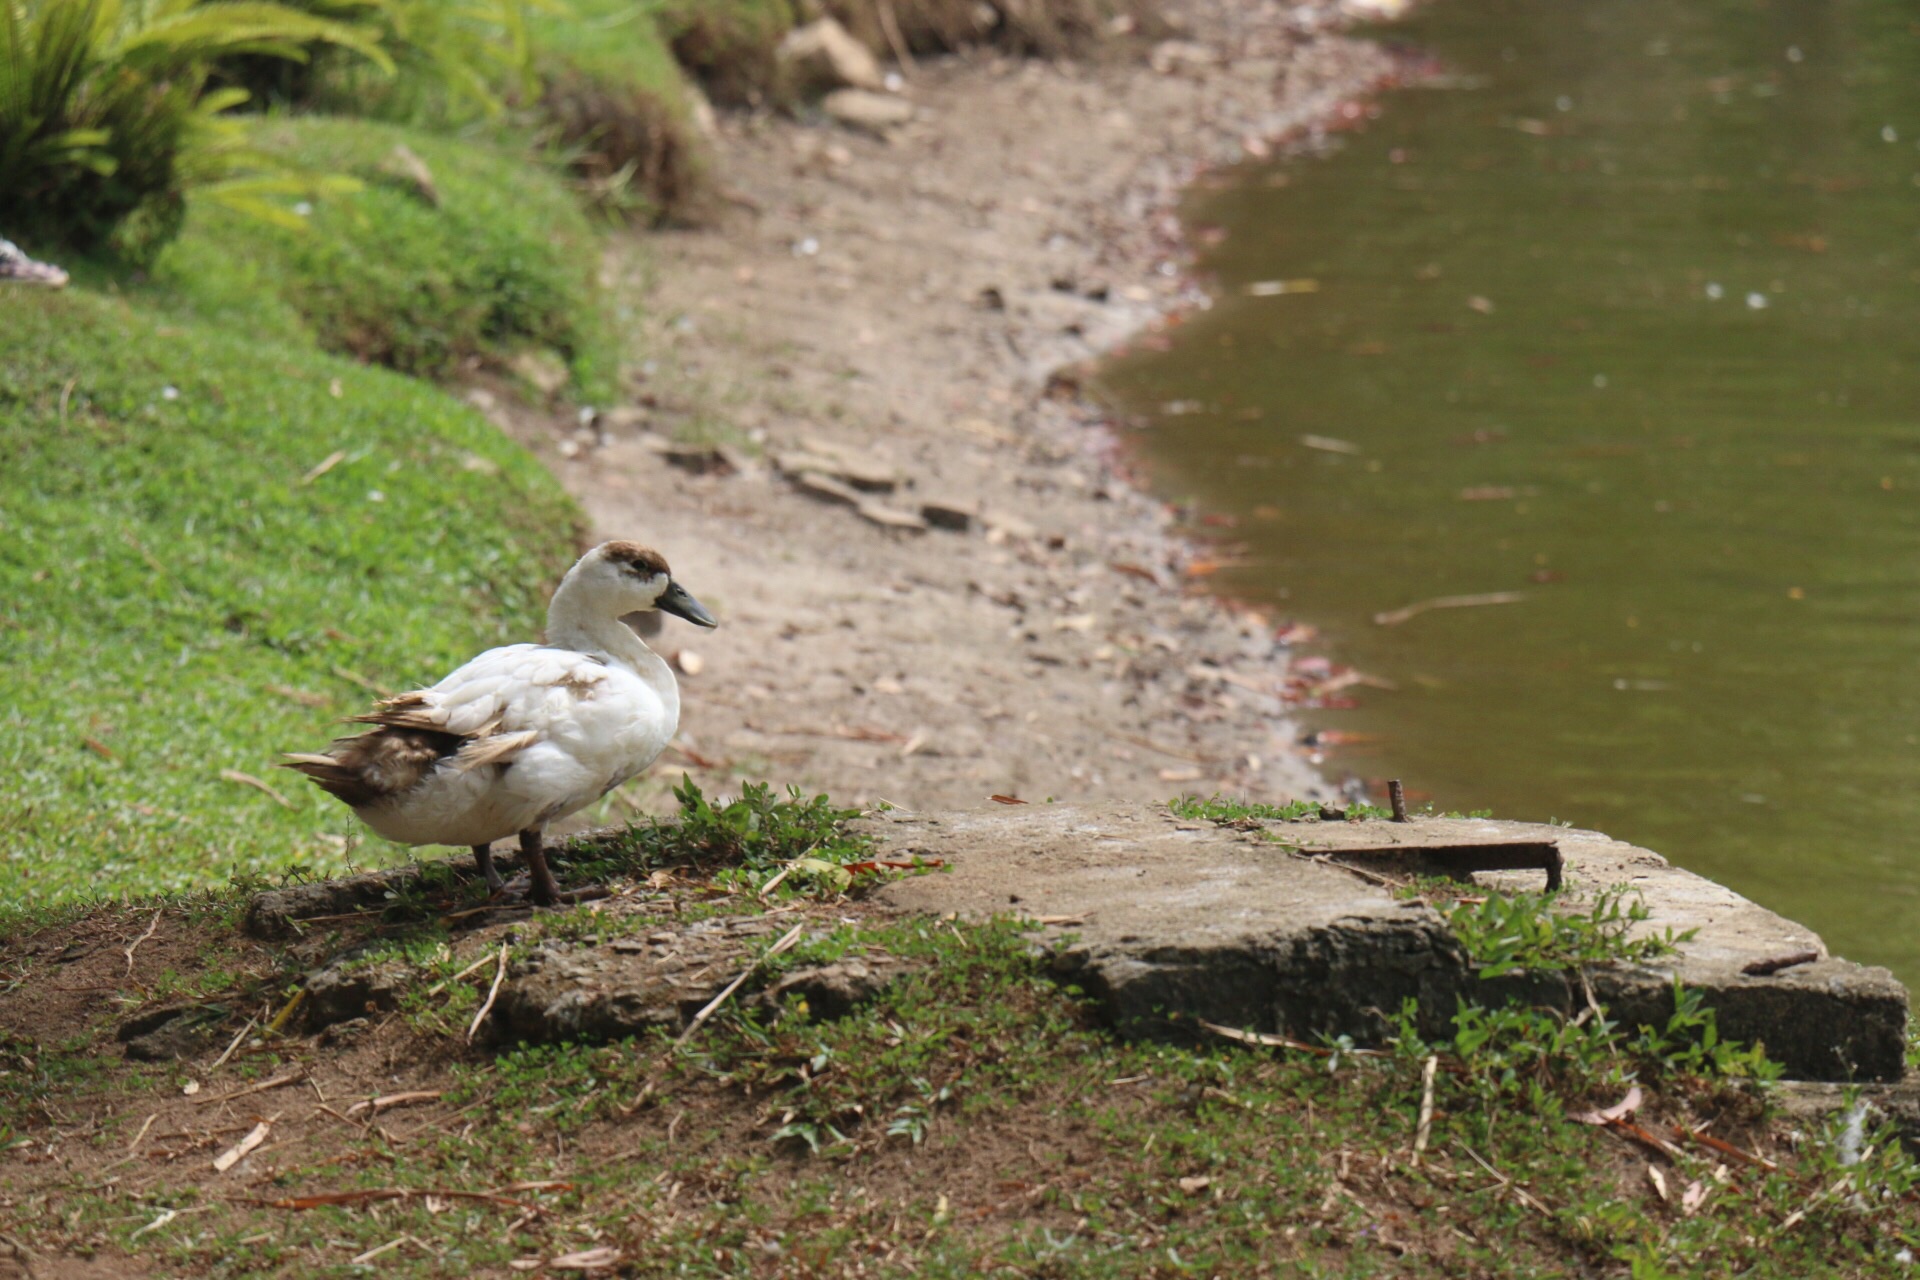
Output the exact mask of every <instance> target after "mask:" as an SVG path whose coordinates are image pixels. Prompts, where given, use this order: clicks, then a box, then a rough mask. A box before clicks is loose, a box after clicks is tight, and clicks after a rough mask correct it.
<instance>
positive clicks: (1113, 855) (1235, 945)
mask: <svg viewBox="0 0 1920 1280" xmlns="http://www.w3.org/2000/svg"><path fill="white" fill-rule="evenodd" d="M867 829H868V830H869V831H870V832H871V833H872V834H873V835H874V836H875V837H876V838H877V839H878V840H879V841H880V842H881V843H882V844H883V846H884V848H885V851H884V853H883V854H882V855H881V856H884V857H890V858H900V857H905V856H908V855H912V854H919V855H921V856H923V857H928V858H939V859H942V860H943V861H945V862H946V863H947V864H948V865H949V867H950V870H949V871H947V872H946V873H943V874H939V875H930V876H922V877H917V878H914V879H911V880H905V881H901V882H898V883H895V884H892V885H888V886H886V887H885V888H883V889H881V890H880V891H879V892H878V894H877V895H876V899H877V901H878V902H879V903H881V904H883V905H885V906H887V907H890V908H893V909H897V910H902V911H916V912H935V913H945V912H956V913H958V914H960V915H963V916H968V917H986V916H992V915H996V914H1019V915H1024V916H1029V917H1033V918H1036V919H1043V920H1052V921H1054V923H1052V924H1050V925H1047V926H1046V928H1047V930H1048V931H1049V932H1050V933H1051V934H1053V935H1055V936H1056V937H1058V938H1060V939H1062V940H1064V941H1065V942H1066V946H1065V947H1064V949H1063V950H1062V952H1061V953H1060V956H1059V960H1058V962H1057V963H1058V966H1059V969H1060V971H1061V972H1062V974H1063V975H1065V976H1068V977H1070V978H1071V979H1072V980H1074V981H1075V982H1077V983H1078V984H1079V985H1080V986H1082V987H1083V988H1085V989H1086V990H1087V991H1088V992H1089V993H1090V994H1091V995H1093V996H1094V997H1095V998H1097V999H1098V1000H1099V1001H1101V1002H1102V1004H1104V1005H1105V1007H1106V1009H1107V1011H1108V1012H1109V1014H1110V1015H1111V1017H1112V1018H1113V1020H1114V1022H1115V1024H1116V1026H1118V1027H1119V1028H1120V1029H1121V1030H1123V1031H1125V1032H1126V1033H1128V1034H1136V1035H1181V1034H1189V1033H1190V1029H1191V1028H1192V1024H1193V1020H1194V1019H1200V1018H1204V1019H1206V1020H1208V1021H1212V1022H1219V1023H1224V1024H1227V1025H1230V1026H1235V1027H1243V1028H1248V1029H1252V1030H1257V1031H1268V1032H1277V1033H1281V1034H1286V1035H1292V1036H1300V1037H1311V1036H1315V1035H1319V1034H1331V1035H1342V1034H1344V1035H1350V1036H1352V1037H1354V1038H1355V1039H1356V1040H1357V1041H1360V1042H1362V1043H1365V1042H1368V1041H1376V1040H1378V1039H1379V1038H1380V1037H1381V1036H1382V1035H1383V1034H1384V1033H1385V1031H1386V1029H1387V1026H1388V1015H1389V1014H1391V1013H1393V1012H1394V1011H1396V1010H1398V1009H1399V1007H1400V1005H1401V1003H1402V1001H1403V1000H1405V999H1407V998H1409V997H1411V998H1414V999H1416V1000H1418V1001H1419V1003H1420V1008H1421V1010H1422V1011H1423V1017H1424V1019H1425V1021H1426V1025H1425V1027H1424V1028H1423V1031H1424V1032H1426V1033H1431V1034H1438V1033H1441V1032H1443V1031H1444V1030H1445V1029H1446V1025H1447V1022H1448V1019H1449V1018H1450V1017H1451V1015H1452V1012H1453V1010H1454V1008H1455V1005H1456V999H1457V997H1459V996H1460V995H1462V994H1465V993H1468V992H1470V991H1472V992H1475V993H1476V994H1477V995H1478V996H1479V997H1480V998H1481V999H1483V1000H1484V999H1485V998H1486V995H1487V988H1486V986H1485V985H1484V984H1483V983H1482V982H1481V980H1480V979H1479V978H1477V977H1476V976H1475V975H1474V974H1473V973H1472V972H1471V971H1470V970H1469V969H1468V967H1467V962H1466V958H1465V956H1464V955H1463V954H1462V953H1461V951H1460V948H1459V946H1458V944H1457V943H1456V942H1455V941H1454V939H1453V936H1452V933H1451V931H1450V930H1449V929H1448V927H1447V924H1446V921H1445V920H1444V919H1443V918H1442V917H1441V916H1440V915H1439V913H1438V912H1436V911H1434V910H1433V909H1432V908H1431V907H1428V906H1426V905H1425V904H1423V903H1418V902H1412V903H1409V902H1405V901H1402V900H1399V899H1397V898H1395V897H1394V895H1393V894H1392V892H1391V891H1390V890H1389V889H1388V888H1387V887H1385V886H1384V885H1383V884H1381V883H1380V879H1381V877H1382V876H1383V875H1391V874H1394V873H1395V872H1398V873H1401V874H1405V873H1409V872H1412V871H1415V870H1418V871H1422V872H1432V871H1438V870H1443V869H1445V868H1446V867H1448V866H1449V865H1453V864H1454V863H1455V862H1456V859H1457V858H1458V857H1459V856H1461V855H1459V854H1458V853H1457V850H1458V848H1459V847H1460V846H1480V847H1481V848H1483V849H1489V848H1490V849H1491V852H1489V853H1483V854H1479V855H1468V856H1478V857H1480V858H1482V859H1484V860H1485V861H1490V862H1492V863H1494V864H1496V865H1497V864H1499V863H1500V862H1501V861H1503V854H1504V855H1511V856H1510V857H1504V860H1505V861H1508V862H1510V863H1514V864H1516V865H1517V864H1518V863H1519V862H1521V861H1528V862H1531V860H1532V859H1533V858H1534V857H1536V856H1537V854H1533V853H1525V852H1523V851H1524V850H1526V849H1529V848H1530V849H1532V850H1535V851H1537V850H1538V849H1539V847H1540V846H1542V845H1544V844H1552V845H1554V846H1557V848H1558V851H1559V854H1560V858H1561V861H1562V862H1563V864H1564V868H1565V876H1566V887H1567V889H1568V890H1569V891H1570V892H1572V893H1574V894H1589V895H1590V894H1593V893H1595V892H1597V891H1598V890H1600V889H1601V888H1603V887H1605V886H1609V885H1624V886H1627V887H1628V888H1630V889H1632V890H1634V891H1636V892H1637V893H1638V894H1639V895H1640V896H1641V897H1642V899H1643V900H1644V901H1645V903H1646V905H1647V907H1648V909H1649V912H1650V917H1649V919H1648V920H1647V921H1646V923H1645V924H1644V925H1642V926H1641V929H1642V930H1648V931H1654V932H1659V931H1663V930H1666V929H1673V930H1676V931H1685V930H1689V929H1690V930H1693V931H1694V936H1693V938H1692V939H1691V940H1690V941H1687V942H1686V943H1684V944H1682V946H1681V947H1680V951H1679V954H1678V955H1677V956H1675V957H1673V958H1672V959H1671V960H1670V961H1669V962H1663V964H1662V965H1660V966H1657V967H1647V968H1611V969H1607V970H1603V971H1601V972H1600V973H1597V974H1595V975H1594V978H1593V983H1594V988H1595V992H1596V994H1597V995H1598V996H1599V998H1600V999H1601V1000H1602V1001H1603V1002H1604V1003H1606V1004H1607V1005H1608V1007H1609V1009H1610V1011H1611V1013H1612V1015H1613V1016H1614V1017H1616V1018H1618V1019H1620V1020H1622V1021H1625V1022H1628V1023H1629V1025H1632V1024H1634V1023H1637V1022H1653V1021H1655V1020H1662V1021H1664V1019H1665V1017H1666V1016H1667V1015H1668V1014H1669V1013H1670V1012H1671V1010H1672V987H1671V983H1672V980H1673V978H1674V977H1676V976H1677V977H1678V978H1679V979H1680V980H1681V981H1682V982H1683V983H1685V984H1686V985H1687V986H1689V987H1691V988H1695V989H1697V990H1699V991H1700V992H1701V993H1702V994H1703V996H1704V997H1705V999H1706V1002H1707V1003H1708V1004H1709V1005H1710V1006H1712V1007H1713V1008H1714V1009H1715V1011H1716V1013H1717V1015H1718V1019H1719V1025H1720V1029H1721V1032H1722V1034H1723V1035H1725V1036H1727V1037H1731V1038H1734V1039H1739V1040H1742V1041H1749V1042H1751V1041H1760V1042H1762V1043H1764V1044H1765V1045H1766V1047H1767V1051H1768V1053H1769V1054H1770V1055H1771V1056H1772V1057H1773V1058H1774V1059H1775V1060H1776V1061H1779V1062H1781V1063H1783V1064H1784V1065H1785V1066H1786V1068H1787V1070H1788V1073H1789V1074H1790V1075H1791V1076H1794V1077H1796V1078H1799V1079H1806V1080H1828V1081H1836V1080H1840V1081H1844V1080H1897V1079H1899V1078H1900V1074H1901V1071H1902V1065H1903V1062H1902V1055H1903V1047H1904V1030H1905V1026H1906V1014H1907V994H1906V991H1905V989H1904V988H1902V987H1901V986H1900V984H1899V983H1898V982H1896V981H1895V980H1894V979H1893V976H1892V975H1891V974H1889V973H1888V972H1887V971H1886V970H1884V969H1877V968H1868V967H1866V966H1862V965H1856V964H1852V963H1849V962H1847V961H1845V960H1841V959H1837V958H1835V957H1833V956H1831V955H1829V954H1828V952H1827V948H1826V945H1825V944H1824V943H1823V942H1821V940H1820V939H1819V937H1818V936H1817V935H1815V934H1814V933H1813V932H1812V931H1811V930H1809V929H1807V928H1805V927H1804V926H1801V925H1798V924H1795V923H1793V922H1792V921H1790V920H1787V919H1785V918H1783V917H1781V916H1778V915H1776V914H1774V913H1773V912H1771V911H1767V910H1766V909H1764V908H1762V907H1760V906H1758V905H1756V904H1755V903H1752V902H1750V901H1748V900H1747V899H1745V898H1742V897H1741V896H1740V895H1738V894H1736V893H1734V892H1733V891H1732V890H1730V889H1727V888H1725V887H1723V886H1721V885H1718V884H1715V883H1713V882H1712V881H1709V880H1706V879H1703V878H1701V877H1699V876H1696V875H1693V874H1692V873H1690V872H1687V871H1683V870H1681V869H1680V868H1678V867H1675V866H1673V865H1671V864H1670V863H1668V862H1667V861H1666V859H1664V858H1662V857H1660V856H1659V855H1658V854H1656V853H1652V852H1650V851H1648V850H1646V849H1640V848H1636V847H1634V846H1632V845H1628V844H1624V843H1622V842H1620V841H1617V840H1613V839H1610V838H1609V837H1607V836H1604V835H1600V834H1598V833H1595V832H1591V831H1575V830H1569V829H1565V828H1559V827H1544V826H1538V825H1533V824H1527V823H1512V822H1493V821H1483V820H1476V819H1432V818H1427V819H1418V820H1415V821H1412V822H1408V823H1404V824H1398V823H1391V822H1383V821H1367V822H1352V823H1348V822H1300V823H1259V824H1248V829H1234V828H1229V827H1222V826H1218V825H1216V824H1213V823H1210V822H1192V821H1185V820H1182V819H1177V818H1175V817H1173V816H1172V815H1171V814H1170V813H1168V812H1167V810H1166V809H1165V808H1164V807H1162V806H1158V805H1151V806H1149V805H1098V806H1078V805H1022V806H1009V807H1005V808H1000V809H996V810H992V811H984V812H950V813H902V812H894V813H888V814H884V815H880V816H877V817H875V818H872V819H869V820H868V826H867ZM1450 849H1451V850H1454V852H1449V850H1450ZM1543 869H1544V868H1543ZM1475 878H1476V879H1477V880H1480V881H1482V882H1484V883H1490V884H1494V885H1498V886H1500V887H1502V888H1505V889H1509V890H1512V889H1520V888H1532V889H1538V888H1541V887H1543V886H1544V883H1545V879H1544V876H1543V874H1542V871H1541V870H1499V871H1482V872H1478V873H1476V874H1475ZM1809 952H1810V953H1812V954H1813V956H1814V957H1815V958H1814V959H1813V960H1812V961H1810V962H1806V963H1800V964H1796V965H1792V966H1790V967H1786V968H1783V969H1781V970H1780V971H1779V972H1776V973H1772V974H1770V975H1765V976H1759V975H1753V974H1748V973H1745V972H1743V969H1745V968H1747V967H1748V966H1761V967H1764V965H1765V964H1766V963H1768V962H1778V961H1781V960H1783V959H1787V958H1790V957H1793V956H1796V955H1804V954H1805V953H1809ZM1503 985H1504V986H1506V987H1507V988H1508V990H1507V992H1503V993H1501V994H1513V995H1519V996H1523V997H1524V998H1526V999H1528V1000H1530V1001H1532V1002H1534V1003H1540V1004H1547V1005H1551V1006H1554V1007H1558V1008H1562V1009H1566V1010H1569V1011H1570V1010H1572V1009H1574V1008H1577V1007H1579V1006H1580V1005H1581V1004H1583V1003H1584V996H1583V995H1582V993H1581V992H1580V991H1579V990H1578V984H1577V982H1576V983H1571V984H1570V983H1568V982H1567V981H1566V980H1565V979H1563V978H1560V977H1558V976H1553V977H1551V978H1548V979H1511V980H1503Z"/></svg>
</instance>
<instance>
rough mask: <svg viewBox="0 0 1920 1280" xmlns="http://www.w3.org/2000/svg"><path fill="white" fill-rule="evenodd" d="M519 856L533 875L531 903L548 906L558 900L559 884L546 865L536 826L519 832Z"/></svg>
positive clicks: (545, 853) (539, 833)
mask: <svg viewBox="0 0 1920 1280" xmlns="http://www.w3.org/2000/svg"><path fill="white" fill-rule="evenodd" d="M520 857H521V858H522V859H523V860H524V861H525V862H526V864H527V870H528V872H530V873H531V874H532V876H533V905H535V906H536V907H550V906H552V905H554V904H555V903H556V902H558V901H559V900H560V885H559V883H558V882H557V881H555V880H554V878H553V869H552V868H551V867H549V866H548V865H547V852H546V849H545V847H544V844H543V841H542V838H541V832H540V829H539V828H538V827H534V828H532V829H530V830H527V831H522V832H521V833H520Z"/></svg>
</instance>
